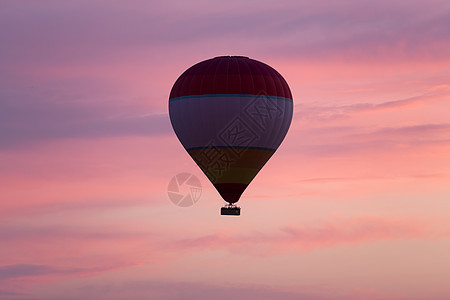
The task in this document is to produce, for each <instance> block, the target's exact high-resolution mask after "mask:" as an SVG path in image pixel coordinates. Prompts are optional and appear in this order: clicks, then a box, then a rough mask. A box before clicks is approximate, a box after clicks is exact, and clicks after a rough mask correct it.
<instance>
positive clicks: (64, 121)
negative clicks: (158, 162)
mask: <svg viewBox="0 0 450 300" xmlns="http://www.w3.org/2000/svg"><path fill="white" fill-rule="evenodd" d="M36 97H38V99H33V98H36ZM33 98H31V99H29V98H28V99H27V98H25V99H20V98H19V99H14V98H6V99H2V101H1V102H0V135H1V136H2V138H1V140H0V149H1V148H4V149H5V148H14V147H26V146H30V145H33V144H35V143H39V142H43V141H48V140H55V139H69V138H80V139H93V138H102V137H114V136H116V137H117V136H147V137H150V136H154V135H161V134H167V133H169V132H171V127H170V122H169V117H168V115H167V114H166V113H160V114H157V113H151V112H148V113H146V112H145V111H143V109H142V108H140V107H136V106H135V107H133V106H128V107H127V106H123V105H120V104H118V103H111V102H109V103H108V102H106V103H98V102H97V103H95V102H94V103H89V102H78V101H67V100H66V101H64V100H59V101H48V100H44V99H39V98H41V97H40V96H34V97H33ZM144 109H145V108H144Z"/></svg>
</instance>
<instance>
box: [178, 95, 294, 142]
mask: <svg viewBox="0 0 450 300" xmlns="http://www.w3.org/2000/svg"><path fill="white" fill-rule="evenodd" d="M287 100H290V99H286V98H282V97H271V96H266V95H256V96H254V97H248V95H212V96H205V95H204V96H198V97H194V96H190V97H185V98H183V99H180V100H178V101H170V102H169V114H170V120H171V122H172V126H173V128H174V130H175V133H176V134H177V136H178V138H179V140H180V141H181V143H182V144H183V146H184V147H185V148H186V149H190V148H195V147H243V148H245V147H260V148H269V149H277V148H278V146H279V145H280V144H281V142H282V141H283V139H284V137H285V135H286V133H287V131H288V129H289V125H290V123H291V120H292V113H293V103H292V100H290V101H287Z"/></svg>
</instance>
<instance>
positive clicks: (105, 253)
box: [0, 0, 450, 300]
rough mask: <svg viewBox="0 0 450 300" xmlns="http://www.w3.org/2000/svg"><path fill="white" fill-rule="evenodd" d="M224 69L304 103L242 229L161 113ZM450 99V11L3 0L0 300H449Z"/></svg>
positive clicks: (195, 0)
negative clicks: (184, 203) (207, 69)
mask: <svg viewBox="0 0 450 300" xmlns="http://www.w3.org/2000/svg"><path fill="white" fill-rule="evenodd" d="M220 55H244V56H248V57H250V58H253V59H256V60H259V61H262V62H265V63H267V64H269V65H271V66H272V67H274V68H275V69H276V70H278V71H279V72H280V73H281V74H282V75H283V77H284V78H285V79H286V81H287V82H288V84H289V86H290V88H291V91H292V94H293V97H294V117H293V121H292V124H291V128H290V131H289V132H288V134H287V136H286V138H285V140H284V142H283V143H282V144H281V146H280V148H279V149H278V151H277V152H276V153H275V155H274V156H273V157H272V158H271V160H270V161H269V162H268V163H267V165H266V166H265V167H264V169H263V170H262V171H261V172H260V173H259V174H258V175H257V176H256V178H255V179H254V181H253V182H252V183H251V185H250V186H249V187H248V189H247V190H246V191H245V193H244V194H243V196H242V198H241V200H240V201H239V205H240V206H241V209H242V213H241V216H240V217H226V216H220V207H221V206H222V205H223V204H224V201H223V200H221V199H220V196H219V194H218V193H217V191H216V190H215V189H214V187H213V186H212V184H211V183H210V182H209V181H208V179H207V178H206V176H205V175H203V174H202V172H201V171H200V169H199V168H198V167H197V166H196V165H195V163H194V162H193V161H192V160H191V158H190V157H189V155H188V154H187V153H186V151H185V150H184V149H183V147H182V146H181V144H180V142H179V141H178V139H177V137H176V136H175V134H174V132H173V130H172V127H171V124H170V121H169V116H168V98H169V93H170V89H171V87H172V85H173V84H174V82H175V80H176V79H177V78H178V76H180V75H181V73H182V72H183V71H184V70H186V69H187V68H189V67H190V66H192V65H193V64H195V63H197V62H200V61H202V60H205V59H209V58H212V57H215V56H220ZM449 104H450V2H449V1H448V0H442V1H439V0H409V1H395V0H389V1H387V0H378V1H365V0H342V1H331V0H329V1H320V0H317V1H303V0H299V1H295V0H292V1H285V0H277V1H269V0H260V1H256V0H243V1H237V0H227V1H216V0H213V1H212V0H189V1H165V0H150V1H149V0H145V1H144V0H130V1H118V0H65V1H59V0H39V1H38V0H20V1H17V0H0V299H13V300H15V299H24V300H25V299H26V300H31V299H38V300H44V299H45V300H47V299H49V300H59V299H67V300H78V299H188V300H190V299H450V285H449V284H448V281H449V278H450V105H449ZM182 172H188V173H192V174H194V175H195V176H197V177H198V178H199V180H200V182H201V185H202V195H201V198H200V200H199V201H198V202H197V203H196V204H195V205H193V206H191V207H178V206H176V205H174V204H173V203H172V202H171V201H170V199H169V197H168V194H167V186H168V183H169V181H170V180H171V178H172V177H173V176H175V175H177V174H178V173H182Z"/></svg>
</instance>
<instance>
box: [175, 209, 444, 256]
mask: <svg viewBox="0 0 450 300" xmlns="http://www.w3.org/2000/svg"><path fill="white" fill-rule="evenodd" d="M445 230H446V229H445ZM440 232H442V228H441V229H440V228H439V226H438V224H437V223H436V221H433V222H431V221H424V220H420V219H419V220H417V219H416V218H395V217H376V216H367V217H359V218H354V219H347V220H334V221H331V222H327V223H323V224H314V225H304V226H298V225H292V226H287V227H284V228H280V229H279V231H278V232H275V233H265V232H253V233H251V234H246V235H243V234H241V233H239V232H237V233H226V232H223V233H214V234H209V235H204V236H200V237H196V238H188V239H183V240H179V241H177V242H176V243H174V244H173V245H172V247H173V249H193V250H194V249H197V250H220V249H227V250H229V251H233V252H236V251H237V252H240V253H245V254H250V255H262V256H266V255H269V256H271V255H280V253H286V252H291V253H292V252H304V251H313V250H315V249H317V248H324V247H335V246H340V245H344V244H359V243H370V242H377V241H385V240H407V239H415V238H419V239H431V238H435V237H437V236H439V235H440Z"/></svg>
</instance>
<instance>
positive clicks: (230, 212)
mask: <svg viewBox="0 0 450 300" xmlns="http://www.w3.org/2000/svg"><path fill="white" fill-rule="evenodd" d="M220 214H221V215H222V216H240V215H241V208H240V207H239V206H236V205H233V204H227V205H225V206H224V207H222V208H221V209H220Z"/></svg>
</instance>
